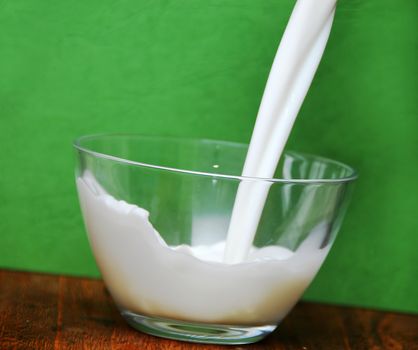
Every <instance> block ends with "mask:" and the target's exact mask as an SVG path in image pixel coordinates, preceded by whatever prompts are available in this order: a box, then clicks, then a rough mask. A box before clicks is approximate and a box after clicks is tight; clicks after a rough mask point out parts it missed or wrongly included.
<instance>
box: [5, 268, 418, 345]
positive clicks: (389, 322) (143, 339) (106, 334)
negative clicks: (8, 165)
mask: <svg viewBox="0 0 418 350" xmlns="http://www.w3.org/2000/svg"><path fill="white" fill-rule="evenodd" d="M228 348H229V349H235V350H238V349H242V350H269V349H286V350H287V349H300V350H307V349H320V350H326V349H333V350H338V349H355V350H361V349H372V350H375V349H391V350H394V349H406V350H413V349H418V316H417V315H407V314H400V313H391V312H379V311H372V310H366V309H359V308H349V307H340V306H330V305H323V304H314V303H299V304H298V305H297V306H296V307H295V309H294V310H293V311H292V312H291V314H290V315H289V316H288V317H287V318H286V319H285V320H284V322H283V323H282V324H281V325H280V326H279V328H278V329H277V330H276V331H275V332H274V333H273V334H272V335H270V336H269V337H267V338H266V339H265V340H263V341H262V342H259V343H256V344H252V345H246V346H236V345H228V346H218V345H201V344H192V343H183V342H178V341H173V340H166V339H161V338H156V337H152V336H149V335H146V334H143V333H140V332H137V331H135V330H133V329H132V328H130V327H129V326H128V325H127V324H126V323H125V321H124V320H123V319H122V318H121V316H119V313H118V311H117V310H116V308H115V306H114V304H113V302H112V300H111V298H110V296H109V294H108V293H107V291H106V289H105V287H104V285H103V282H102V281H100V280H95V279H88V278H75V277H67V276H55V275H45V274H36V273H27V272H15V271H7V270H0V349H1V350H8V349H24V350H29V349H112V350H113V349H118V350H119V349H141V350H148V349H155V350H157V349H158V350H162V349H170V350H186V349H187V350H220V349H228Z"/></svg>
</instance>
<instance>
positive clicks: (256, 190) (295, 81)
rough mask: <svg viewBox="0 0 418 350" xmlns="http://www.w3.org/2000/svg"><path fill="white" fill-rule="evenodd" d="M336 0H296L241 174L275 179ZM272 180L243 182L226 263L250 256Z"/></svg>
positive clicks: (328, 29)
mask: <svg viewBox="0 0 418 350" xmlns="http://www.w3.org/2000/svg"><path fill="white" fill-rule="evenodd" d="M335 5H336V0H320V1H318V0H299V1H297V3H296V5H295V8H294V10H293V12H292V15H291V17H290V20H289V23H288V25H287V27H286V30H285V33H284V35H283V38H282V40H281V42H280V45H279V49H278V51H277V54H276V57H275V59H274V62H273V66H272V68H271V71H270V75H269V78H268V81H267V85H266V88H265V91H264V95H263V98H262V101H261V105H260V109H259V112H258V116H257V120H256V124H255V127H254V131H253V134H252V137H251V142H250V146H249V149H248V153H247V157H246V160H245V165H244V169H243V173H242V175H243V176H244V177H257V178H265V179H270V178H272V177H273V175H274V172H275V169H276V167H277V163H278V161H279V159H280V156H281V154H282V151H283V148H284V146H285V144H286V141H287V139H288V137H289V134H290V131H291V129H292V126H293V123H294V121H295V119H296V116H297V114H298V112H299V109H300V107H301V105H302V102H303V100H304V98H305V96H306V93H307V91H308V89H309V86H310V84H311V82H312V79H313V77H314V75H315V72H316V69H317V67H318V65H319V62H320V60H321V57H322V54H323V52H324V49H325V46H326V43H327V40H328V37H329V34H330V31H331V26H332V21H333V18H334V13H335ZM270 185H271V182H268V181H265V182H260V181H243V182H242V183H241V184H240V186H239V188H238V192H237V195H236V199H235V204H234V208H233V211H232V217H231V222H230V226H229V232H228V239H227V244H226V250H225V256H224V261H225V262H227V263H239V262H241V261H243V260H244V259H245V257H246V255H247V254H248V251H249V249H250V247H251V244H252V242H253V240H254V236H255V234H256V231H257V227H258V222H259V220H260V217H261V213H262V211H263V208H264V204H265V201H266V198H267V195H268V192H269V187H270Z"/></svg>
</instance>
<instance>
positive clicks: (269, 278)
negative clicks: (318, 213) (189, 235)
mask: <svg viewBox="0 0 418 350" xmlns="http://www.w3.org/2000/svg"><path fill="white" fill-rule="evenodd" d="M77 189H78V193H79V197H80V203H81V208H82V212H83V216H84V221H85V224H86V227H87V232H88V235H89V240H90V243H91V246H92V249H93V252H94V255H95V258H96V261H97V263H98V266H99V268H100V271H101V273H102V275H103V279H104V280H105V282H106V285H107V286H108V288H109V290H110V292H111V294H112V296H113V298H114V299H115V301H116V303H117V304H118V305H119V306H120V307H121V308H122V309H126V310H129V311H131V312H135V313H138V314H141V315H150V316H159V317H165V318H171V319H179V320H186V321H195V322H205V323H218V324H219V323H221V324H235V325H253V326H254V325H268V324H271V325H274V324H276V323H277V322H278V321H279V320H281V319H282V318H283V317H284V316H285V315H286V313H287V312H288V311H289V310H290V309H291V308H292V306H293V305H294V304H295V303H296V302H297V300H298V299H299V298H300V296H301V294H302V293H303V291H304V290H305V288H306V287H307V286H308V285H309V283H310V282H311V280H312V278H313V277H314V275H315V274H316V272H317V270H318V269H319V267H320V266H321V264H322V262H323V260H324V258H325V256H326V255H327V253H328V250H329V245H328V246H327V247H325V248H322V249H320V244H321V242H322V241H323V238H324V236H325V234H326V226H327V225H326V223H323V224H320V225H318V226H317V227H316V228H315V229H314V230H313V232H312V233H311V234H310V235H309V236H308V238H307V239H306V240H305V241H304V242H303V243H302V244H301V245H300V247H299V248H298V250H297V251H295V252H292V251H290V250H288V249H286V248H284V247H278V246H268V247H264V248H260V249H258V248H255V247H251V248H250V249H249V254H248V255H247V257H246V258H245V261H243V262H242V263H240V264H224V263H222V259H223V252H224V248H225V241H220V242H218V243H216V244H213V245H200V246H194V247H190V246H186V245H181V246H176V247H170V246H167V244H166V243H165V242H164V240H163V239H162V237H161V236H160V234H159V233H158V232H157V231H156V230H155V229H154V227H153V226H152V224H151V223H150V222H149V220H148V212H147V211H146V210H144V209H141V208H139V207H138V206H136V205H132V204H129V203H126V202H124V201H118V200H116V199H115V198H113V197H112V196H110V195H109V194H107V193H106V192H105V190H104V189H103V188H102V187H101V186H100V185H99V184H98V183H97V181H96V180H95V178H94V177H93V175H92V174H91V173H90V172H88V171H86V172H85V173H84V175H83V177H79V178H77Z"/></svg>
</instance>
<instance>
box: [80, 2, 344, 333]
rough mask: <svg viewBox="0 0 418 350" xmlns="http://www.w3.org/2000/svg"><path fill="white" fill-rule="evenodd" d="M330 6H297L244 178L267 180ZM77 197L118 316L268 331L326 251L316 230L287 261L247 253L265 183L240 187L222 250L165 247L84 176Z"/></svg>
mask: <svg viewBox="0 0 418 350" xmlns="http://www.w3.org/2000/svg"><path fill="white" fill-rule="evenodd" d="M335 3H336V0H320V1H318V0H299V1H297V4H296V6H295V9H294V11H293V13H292V17H291V19H290V21H289V24H288V26H287V28H286V32H285V34H284V36H283V39H282V41H281V44H280V47H279V50H278V52H277V55H276V58H275V60H274V63H273V67H272V70H271V73H270V76H269V80H268V82H267V86H266V90H265V93H264V96H263V100H262V103H261V106H260V110H259V114H258V117H257V122H256V125H255V128H254V133H253V136H252V139H251V143H250V148H249V151H248V155H247V158H246V162H245V166H244V172H243V175H244V176H250V177H259V178H260V177H261V178H271V177H272V176H273V174H274V171H275V168H276V166H277V162H278V160H279V158H280V155H281V153H282V150H283V147H284V145H285V143H286V140H287V138H288V135H289V133H290V130H291V128H292V125H293V122H294V120H295V118H296V115H297V113H298V111H299V108H300V106H301V104H302V101H303V99H304V97H305V95H306V92H307V90H308V88H309V85H310V83H311V81H312V78H313V76H314V74H315V71H316V68H317V66H318V64H319V61H320V59H321V56H322V53H323V50H324V48H325V45H326V42H327V39H328V35H329V32H330V29H331V24H332V19H333V16H334V9H335ZM77 188H78V192H79V197H80V202H81V207H82V211H83V215H84V220H85V223H86V226H87V231H88V234H89V238H90V242H91V245H92V248H93V252H94V255H95V257H96V261H97V263H98V265H99V267H100V270H101V272H102V275H103V278H104V280H105V282H106V284H107V286H108V288H109V290H110V292H111V293H112V295H113V297H114V299H115V300H116V302H117V303H118V304H119V306H120V307H121V308H123V309H126V310H129V311H132V312H136V313H138V314H142V315H151V316H160V317H166V318H171V319H180V320H188V321H196V322H208V323H211V322H213V323H223V324H236V325H268V324H276V323H277V321H279V320H281V319H282V318H283V317H284V315H285V314H286V313H287V312H288V311H289V310H290V308H291V307H292V306H293V305H294V304H295V303H296V301H297V300H298V299H299V297H300V296H301V294H302V292H303V291H304V290H305V288H306V287H307V286H308V285H309V283H310V281H311V280H312V278H313V276H314V275H315V273H316V272H317V270H318V269H319V267H320V265H321V263H322V261H323V260H324V258H325V256H326V254H327V252H328V249H329V245H328V246H327V247H325V248H322V249H320V243H321V242H322V240H323V238H324V237H325V236H324V235H325V234H326V228H327V223H325V222H324V223H322V224H320V225H318V226H317V227H316V228H315V229H314V230H313V232H311V234H310V235H309V236H308V238H307V239H306V240H305V241H304V242H303V243H302V244H301V245H300V246H299V248H298V249H297V250H296V251H295V252H292V251H290V250H288V249H286V248H284V247H277V246H269V247H264V248H261V249H257V248H255V247H253V246H252V242H253V238H254V234H255V231H256V229H257V225H258V222H259V219H260V215H261V212H262V209H263V207H264V203H265V200H266V196H267V194H268V189H269V183H268V182H265V183H262V182H260V181H258V182H251V181H244V182H243V183H242V184H241V185H240V187H239V190H238V193H237V197H236V202H235V205H234V210H233V215H232V219H231V223H230V228H229V233H228V239H227V242H225V241H219V242H218V243H216V244H213V245H200V246H192V247H190V246H177V247H169V246H167V244H166V243H165V242H164V240H163V239H162V237H161V236H160V234H159V233H158V232H157V231H156V230H155V229H154V228H153V226H152V225H151V223H150V222H149V220H148V212H147V211H145V210H144V209H141V208H139V207H137V206H135V205H132V204H129V203H126V202H124V201H118V200H116V199H115V198H113V197H111V196H110V195H109V194H107V193H106V192H105V191H104V190H103V189H102V188H101V187H100V185H99V184H98V183H97V182H96V180H95V179H94V177H93V176H92V175H91V174H90V173H88V172H85V173H84V174H83V177H82V178H80V177H79V178H78V179H77ZM194 221H195V220H194ZM196 224H197V226H199V222H198V218H196ZM219 224H222V222H217V223H216V225H219ZM205 225H206V224H205ZM209 225H210V223H209ZM199 240H200V241H202V237H200V238H199ZM224 251H225V253H224ZM223 260H224V261H223ZM225 262H226V263H225ZM230 263H232V264H230Z"/></svg>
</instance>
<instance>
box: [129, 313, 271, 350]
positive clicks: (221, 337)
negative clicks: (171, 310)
mask: <svg viewBox="0 0 418 350" xmlns="http://www.w3.org/2000/svg"><path fill="white" fill-rule="evenodd" d="M121 314H122V316H123V317H124V318H125V320H126V321H127V322H128V323H129V325H130V326H131V327H133V328H135V329H136V330H139V331H141V332H144V333H147V334H151V335H154V336H157V337H162V338H168V339H175V340H182V341H188V342H193V343H205V344H232V345H233V344H237V345H238V344H250V343H255V342H257V341H259V340H261V339H263V338H264V337H266V336H267V335H269V334H270V333H271V332H273V331H274V330H275V329H276V327H277V325H267V326H257V327H251V326H235V325H217V324H210V323H196V322H185V321H179V320H171V319H166V318H159V317H149V316H143V315H139V314H136V313H133V312H130V311H121Z"/></svg>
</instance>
